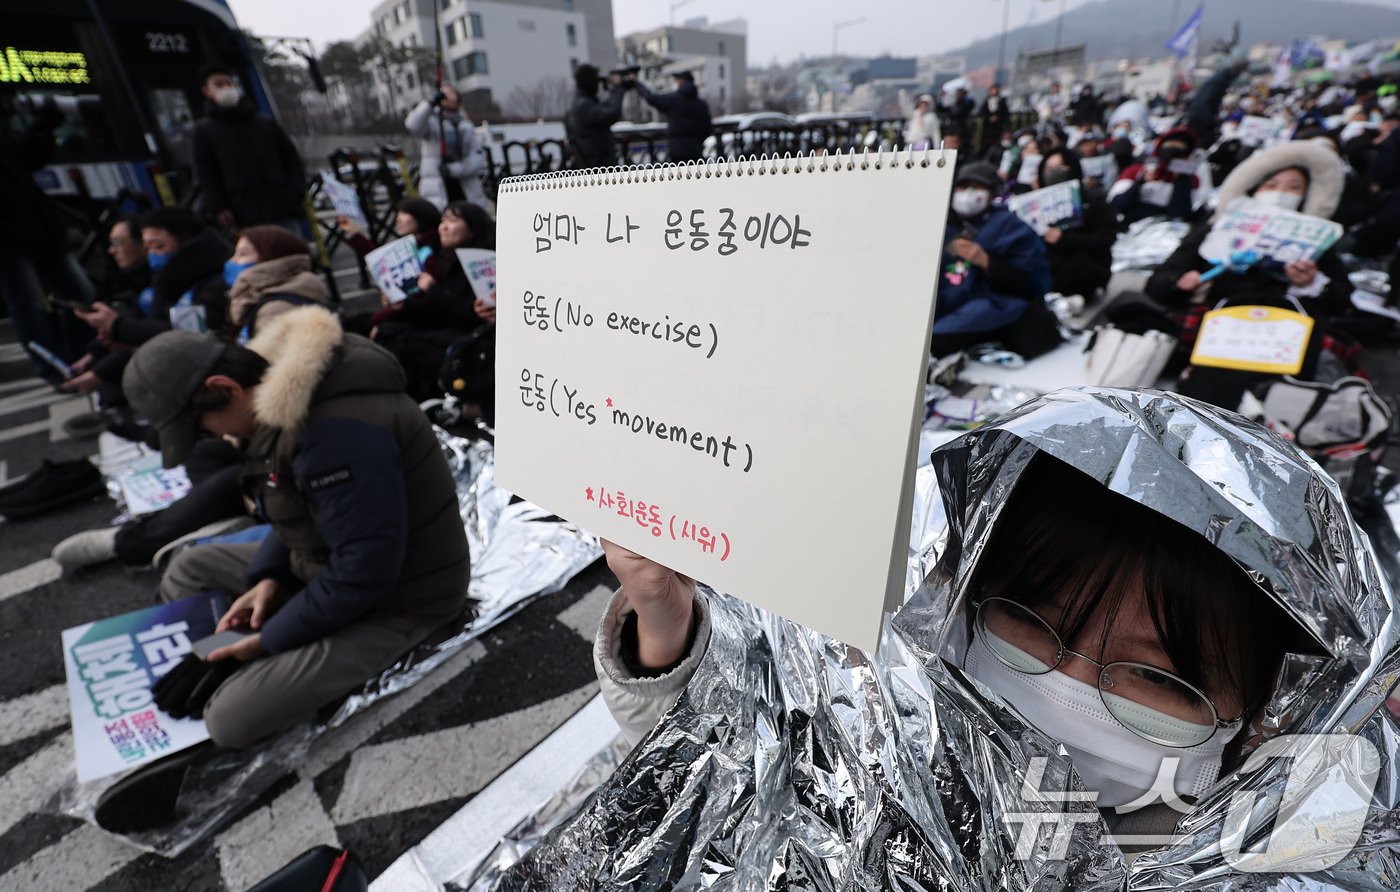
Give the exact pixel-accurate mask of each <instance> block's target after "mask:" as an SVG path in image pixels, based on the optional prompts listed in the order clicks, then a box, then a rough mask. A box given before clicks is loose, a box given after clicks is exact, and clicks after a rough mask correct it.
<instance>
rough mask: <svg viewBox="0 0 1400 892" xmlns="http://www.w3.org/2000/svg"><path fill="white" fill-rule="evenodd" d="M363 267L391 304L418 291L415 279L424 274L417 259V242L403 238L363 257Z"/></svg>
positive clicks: (411, 238)
mask: <svg viewBox="0 0 1400 892" xmlns="http://www.w3.org/2000/svg"><path fill="white" fill-rule="evenodd" d="M365 266H366V267H368V268H369V274H370V276H371V277H373V278H374V282H375V284H376V285H378V286H379V290H380V291H382V292H383V293H384V294H385V295H387V296H388V298H389V300H390V301H391V302H392V303H398V302H399V301H401V300H403V299H404V298H406V297H408V296H409V295H410V294H415V293H417V291H418V277H419V276H420V275H422V273H423V261H422V260H420V259H419V257H418V239H417V238H416V237H414V236H411V235H406V236H404V237H403V238H401V239H395V240H394V241H392V242H389V243H388V244H387V245H383V246H382V247H378V248H375V249H374V250H373V251H370V252H369V253H368V254H366V255H365Z"/></svg>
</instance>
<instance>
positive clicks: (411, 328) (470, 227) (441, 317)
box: [372, 201, 496, 401]
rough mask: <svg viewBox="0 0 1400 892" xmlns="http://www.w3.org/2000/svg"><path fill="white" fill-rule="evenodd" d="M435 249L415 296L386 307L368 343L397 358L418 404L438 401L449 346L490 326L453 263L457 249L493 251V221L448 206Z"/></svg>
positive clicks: (490, 317)
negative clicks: (381, 347)
mask: <svg viewBox="0 0 1400 892" xmlns="http://www.w3.org/2000/svg"><path fill="white" fill-rule="evenodd" d="M438 242H439V244H440V247H439V248H438V250H436V251H434V252H433V253H432V254H431V255H430V256H429V257H428V259H427V260H426V261H425V262H424V264H423V274H422V275H421V276H419V277H418V291H417V293H414V294H410V295H409V296H408V297H406V298H404V299H403V300H401V301H399V302H397V303H387V302H386V304H385V306H384V308H383V309H381V310H380V311H379V312H378V313H376V314H375V317H374V326H375V327H374V330H373V332H372V337H373V339H374V340H375V342H376V343H379V344H382V345H383V346H384V347H385V348H387V349H388V350H389V351H390V352H391V353H393V354H394V356H396V357H398V360H399V362H400V363H401V364H402V365H403V368H404V372H405V374H406V375H407V376H408V392H409V394H410V395H411V396H413V397H414V398H415V399H417V400H419V401H422V400H426V399H431V398H432V397H435V396H441V395H442V390H441V388H440V387H439V386H438V373H439V371H440V370H441V369H442V361H443V358H444V356H445V355H446V353H447V348H448V345H450V344H451V343H452V342H453V341H454V340H456V339H457V338H460V337H462V336H463V335H466V334H469V333H471V332H472V331H474V330H475V329H477V328H479V327H480V326H482V325H485V324H488V323H491V322H494V321H495V319H496V309H495V307H493V306H487V305H486V304H485V303H483V302H482V301H481V300H480V298H479V296H478V295H476V294H474V293H473V292H472V288H471V283H470V282H469V281H468V279H467V273H466V271H465V270H464V269H462V265H461V263H459V262H458V261H457V253H456V249H458V248H484V249H489V250H494V249H495V247H496V221H495V220H492V219H491V215H490V214H488V213H487V212H486V210H485V209H484V208H482V207H479V206H477V205H474V204H470V203H468V202H465V201H462V202H457V203H456V204H451V205H448V206H447V210H445V211H444V212H443V214H442V221H441V222H440V223H439V224H438Z"/></svg>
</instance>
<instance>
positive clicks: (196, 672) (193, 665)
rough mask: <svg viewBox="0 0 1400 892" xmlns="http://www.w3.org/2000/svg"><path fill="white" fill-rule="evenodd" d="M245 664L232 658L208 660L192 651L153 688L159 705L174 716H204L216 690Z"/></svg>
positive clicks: (162, 709)
mask: <svg viewBox="0 0 1400 892" xmlns="http://www.w3.org/2000/svg"><path fill="white" fill-rule="evenodd" d="M242 665H243V664H242V663H240V662H239V661H238V660H231V659H230V660H219V661H218V662H216V663H207V662H205V661H204V660H201V659H200V658H199V657H197V656H195V655H194V654H189V655H188V656H186V657H185V658H184V659H183V660H181V661H180V662H179V663H178V664H177V665H176V666H175V668H173V669H171V670H170V671H169V672H167V673H165V675H164V676H162V677H161V679H160V681H157V682H156V685H155V687H153V688H151V693H153V694H155V695H156V706H157V707H159V708H160V710H161V712H164V713H166V714H167V715H169V716H170V717H171V718H176V719H183V718H186V717H189V718H201V717H203V715H204V705H205V704H206V703H208V702H209V698H210V697H212V696H214V691H216V690H218V688H219V685H221V684H223V683H224V681H225V680H226V679H227V678H228V677H229V676H230V675H232V674H233V673H235V672H237V671H238V669H239V667H241V666H242Z"/></svg>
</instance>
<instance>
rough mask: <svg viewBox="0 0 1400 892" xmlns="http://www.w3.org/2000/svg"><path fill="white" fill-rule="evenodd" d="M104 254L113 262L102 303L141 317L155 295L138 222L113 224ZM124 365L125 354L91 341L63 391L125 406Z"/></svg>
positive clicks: (97, 340) (120, 220)
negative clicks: (123, 390)
mask: <svg viewBox="0 0 1400 892" xmlns="http://www.w3.org/2000/svg"><path fill="white" fill-rule="evenodd" d="M107 254H108V256H109V257H111V258H112V273H111V275H109V276H108V277H107V281H106V282H105V283H103V288H102V289H101V290H102V292H103V294H102V296H103V298H104V300H103V303H105V304H107V305H108V306H110V307H112V308H113V309H115V310H116V311H117V312H118V313H136V314H138V315H143V316H144V315H145V310H146V309H147V308H149V306H150V303H151V300H152V298H153V296H154V295H155V291H154V290H153V289H152V288H151V266H150V264H148V263H147V262H146V248H145V246H144V245H142V244H141V225H140V223H139V222H138V221H137V220H135V219H134V218H131V217H121V218H119V219H118V220H117V222H115V223H113V224H112V226H111V228H110V229H108V230H107ZM125 365H126V354H125V352H123V351H113V350H112V349H110V348H109V347H108V346H107V345H106V344H103V343H102V341H101V340H100V339H96V338H94V339H93V341H92V343H90V344H88V348H87V351H86V352H85V353H84V354H83V355H82V356H81V357H79V358H78V359H77V360H75V361H74V362H73V363H72V365H71V368H72V370H73V377H71V378H69V379H68V380H67V381H64V382H63V385H62V387H63V389H64V390H67V391H71V392H74V393H94V392H98V393H100V399H101V402H102V405H104V406H109V405H113V404H115V403H120V402H124V400H123V399H122V398H121V386H122V368H123V367H125Z"/></svg>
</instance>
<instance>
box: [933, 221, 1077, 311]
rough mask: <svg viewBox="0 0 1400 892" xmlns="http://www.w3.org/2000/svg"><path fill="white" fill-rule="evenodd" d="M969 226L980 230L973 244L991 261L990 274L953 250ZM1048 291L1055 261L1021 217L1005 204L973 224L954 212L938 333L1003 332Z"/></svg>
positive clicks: (946, 241)
mask: <svg viewBox="0 0 1400 892" xmlns="http://www.w3.org/2000/svg"><path fill="white" fill-rule="evenodd" d="M966 226H971V227H972V228H973V229H976V230H977V235H976V237H975V238H973V241H975V242H976V243H977V244H979V245H981V246H982V248H983V250H985V251H986V252H987V254H988V255H989V257H990V258H991V264H990V265H989V267H988V269H987V270H986V271H985V272H984V271H983V270H982V269H980V268H979V267H976V266H973V265H972V264H970V263H967V262H965V261H963V260H961V259H959V258H958V256H957V255H955V254H953V253H952V252H951V250H949V248H948V246H949V244H951V243H952V241H953V240H954V239H955V238H957V237H958V235H959V233H960V232H962V230H963V229H964V227H966ZM1049 290H1050V261H1049V259H1048V258H1047V256H1046V254H1045V242H1044V241H1042V240H1041V238H1040V236H1038V235H1036V234H1035V230H1034V229H1031V228H1030V227H1029V226H1027V225H1026V224H1025V223H1024V222H1022V221H1021V219H1020V218H1019V217H1017V216H1016V215H1015V214H1013V213H1011V212H1010V211H1008V210H1007V209H1006V208H1004V207H1000V206H993V207H992V208H991V209H990V210H988V211H987V212H986V213H984V214H983V215H982V216H980V217H975V218H972V219H968V220H965V219H963V218H962V217H960V216H958V214H957V213H956V212H953V211H949V213H948V230H947V232H946V233H945V234H944V237H943V267H942V275H941V276H940V278H939V281H938V305H937V308H936V311H935V315H934V320H933V333H934V334H962V333H965V332H979V331H995V330H996V329H999V328H1003V327H1005V326H1007V325H1010V324H1011V323H1013V322H1015V321H1016V320H1018V319H1020V318H1021V315H1022V314H1023V313H1025V312H1026V308H1027V306H1029V304H1028V303H1027V302H1028V301H1032V300H1040V299H1042V298H1043V297H1044V296H1045V293H1046V292H1047V291H1049Z"/></svg>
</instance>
